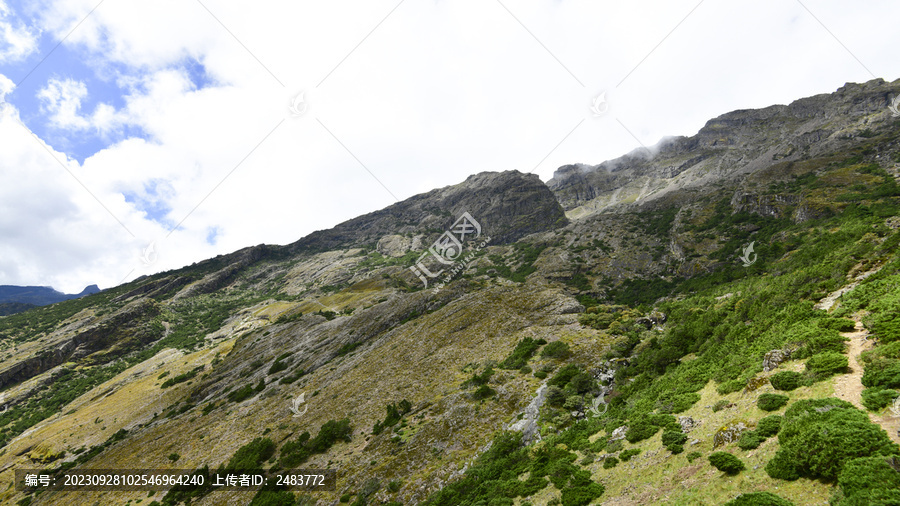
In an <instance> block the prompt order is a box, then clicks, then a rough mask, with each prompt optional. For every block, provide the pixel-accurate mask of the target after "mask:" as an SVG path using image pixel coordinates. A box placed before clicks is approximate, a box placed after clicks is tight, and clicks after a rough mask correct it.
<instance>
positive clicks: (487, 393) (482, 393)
mask: <svg viewBox="0 0 900 506" xmlns="http://www.w3.org/2000/svg"><path fill="white" fill-rule="evenodd" d="M495 393H497V392H496V391H495V390H494V389H493V388H491V387H489V386H487V385H481V386H480V387H478V388H477V389H476V390H475V391H474V392H472V398H473V399H475V400H476V401H480V400H483V399H487V398H488V397H491V396H492V395H494V394H495Z"/></svg>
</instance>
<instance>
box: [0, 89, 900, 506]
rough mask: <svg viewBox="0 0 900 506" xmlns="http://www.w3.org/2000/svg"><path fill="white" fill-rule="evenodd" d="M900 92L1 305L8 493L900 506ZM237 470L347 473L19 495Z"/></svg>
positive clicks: (801, 104) (32, 500) (166, 498)
mask: <svg viewBox="0 0 900 506" xmlns="http://www.w3.org/2000/svg"><path fill="white" fill-rule="evenodd" d="M895 95H900V81H898V82H895V83H885V82H883V81H881V80H876V81H871V82H869V83H865V84H848V85H846V86H844V87H842V88H841V89H839V90H838V91H837V92H835V93H833V94H829V95H821V96H816V97H810V98H806V99H801V100H798V101H796V102H794V103H792V104H790V105H787V106H773V107H769V108H766V109H762V110H757V111H735V112H732V113H728V114H725V115H723V116H721V117H719V118H716V119H714V120H711V121H710V122H709V123H707V125H706V126H705V127H704V128H703V129H702V130H701V131H700V132H699V133H698V134H697V135H696V136H694V137H691V138H678V139H670V140H668V141H666V142H664V143H662V144H661V145H660V146H657V147H656V148H654V150H653V151H652V152H635V153H632V154H630V155H626V156H625V157H622V158H620V159H618V160H614V161H610V162H604V163H601V164H599V165H583V164H577V165H571V166H565V167H562V168H560V169H559V170H558V171H557V173H556V175H555V176H554V178H553V179H552V180H551V181H549V182H548V183H547V184H544V183H543V182H541V181H540V179H539V178H537V176H534V175H526V174H522V173H520V172H518V171H506V172H502V173H481V174H477V175H473V176H471V177H469V178H468V179H466V181H464V182H462V183H460V184H458V185H454V186H449V187H446V188H440V189H436V190H433V191H431V192H429V193H425V194H422V195H417V196H415V197H412V198H410V199H407V200H405V201H403V202H399V203H397V204H394V205H392V206H390V207H388V208H385V209H383V210H380V211H377V212H374V213H370V214H368V215H365V216H361V217H359V218H356V219H353V220H350V221H348V222H345V223H342V224H339V225H337V226H336V227H334V228H332V229H330V230H325V231H318V232H315V233H313V234H310V235H308V236H307V237H304V238H301V239H300V240H298V241H297V242H295V243H293V244H289V245H285V246H280V245H258V246H253V247H248V248H245V249H242V250H239V251H237V252H234V253H232V254H229V255H222V256H219V257H216V258H212V259H209V260H206V261H204V262H200V263H197V264H195V265H192V266H189V267H185V268H182V269H177V270H173V271H168V272H162V273H159V274H155V275H152V276H148V277H144V278H141V279H139V280H136V281H133V282H131V283H127V284H124V285H121V286H117V287H112V288H109V289H106V290H103V291H102V292H100V293H96V294H92V295H89V296H86V297H82V298H78V299H74V300H68V301H63V302H59V303H56V304H53V305H49V306H45V307H38V308H33V309H30V310H27V311H24V312H22V313H19V314H14V315H10V316H3V317H0V392H2V395H3V399H4V400H3V402H5V403H6V409H5V410H4V411H2V412H0V445H2V450H0V476H2V477H3V479H4V480H5V481H6V482H7V483H10V486H9V487H8V488H4V489H3V490H0V501H2V502H3V503H4V504H17V503H19V504H33V505H38V504H90V505H93V504H129V505H132V504H134V505H136V504H142V505H146V504H154V502H156V503H157V504H177V503H187V502H189V503H190V504H194V505H197V504H200V505H207V504H209V505H212V504H255V505H262V504H270V505H272V504H285V505H286V504H330V505H334V504H341V503H351V504H355V505H365V504H404V505H411V504H433V505H461V504H468V505H476V504H485V505H487V504H491V505H493V504H498V505H500V504H502V505H526V504H532V505H543V504H563V505H566V506H569V505H584V504H608V505H637V504H685V505H688V504H690V505H696V504H710V505H713V504H725V503H728V502H729V501H734V502H732V503H730V504H736V505H740V504H798V505H800V504H823V503H828V501H833V503H835V504H841V505H854V504H896V503H897V501H900V447H898V446H897V444H898V443H900V436H898V429H900V423H898V422H900V416H895V415H894V414H893V411H892V408H894V404H895V402H896V401H895V399H896V398H897V397H898V396H900V344H898V341H900V322H897V321H896V318H897V316H896V315H897V314H900V289H898V286H900V255H898V252H897V246H898V244H900V186H898V181H897V178H898V176H900V173H898V167H900V118H895V117H892V114H891V111H890V110H889V109H888V105H889V104H890V103H891V99H892V97H893V96H895ZM219 466H223V467H224V468H226V469H244V468H247V467H248V466H249V467H260V468H264V469H266V470H267V471H268V472H269V473H271V474H272V475H273V476H274V475H276V474H278V473H279V472H281V471H283V470H285V469H292V468H298V469H326V468H327V469H334V470H336V471H337V473H338V474H337V485H336V489H335V490H334V491H316V492H307V491H297V490H286V489H279V488H277V487H270V488H268V489H265V490H261V491H259V492H245V491H210V490H209V489H208V488H205V489H196V490H180V491H174V490H173V491H169V492H166V491H158V492H149V493H148V492H147V491H116V492H97V491H94V492H88V491H82V492H57V491H45V492H42V493H35V492H33V491H24V492H23V491H17V490H16V489H14V488H13V487H12V485H11V484H12V482H13V479H14V477H13V472H14V470H15V469H20V468H45V469H48V470H51V471H53V472H60V471H63V470H67V469H78V468H80V469H87V468H95V469H140V468H170V469H188V470H202V469H204V468H206V469H215V468H218V467H219ZM242 466H244V467H242ZM772 496H777V497H774V498H773V497H772Z"/></svg>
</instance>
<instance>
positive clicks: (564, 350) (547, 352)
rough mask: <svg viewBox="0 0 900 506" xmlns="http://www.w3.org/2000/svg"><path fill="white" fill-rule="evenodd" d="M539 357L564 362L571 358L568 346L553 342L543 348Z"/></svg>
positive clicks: (560, 342)
mask: <svg viewBox="0 0 900 506" xmlns="http://www.w3.org/2000/svg"><path fill="white" fill-rule="evenodd" d="M541 356H542V357H544V358H554V359H557V360H565V359H567V358H569V357H571V356H572V351H571V350H570V349H569V345H568V344H566V343H564V342H562V341H553V342H552V343H549V344H547V345H546V346H544V349H543V350H541Z"/></svg>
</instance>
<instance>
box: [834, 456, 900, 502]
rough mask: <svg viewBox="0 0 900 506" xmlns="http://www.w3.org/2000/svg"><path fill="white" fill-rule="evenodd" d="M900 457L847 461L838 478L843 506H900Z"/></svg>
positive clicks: (865, 458)
mask: <svg viewBox="0 0 900 506" xmlns="http://www.w3.org/2000/svg"><path fill="white" fill-rule="evenodd" d="M898 468H900V458H898V457H883V456H879V457H863V458H858V459H853V460H851V461H848V462H847V463H846V465H844V469H843V470H842V471H841V474H840V476H838V486H839V487H840V489H841V493H840V495H842V496H843V497H842V499H841V500H840V501H839V502H837V504H838V506H840V505H856V504H860V505H862V504H878V505H885V506H886V505H888V504H900V472H897V469H898Z"/></svg>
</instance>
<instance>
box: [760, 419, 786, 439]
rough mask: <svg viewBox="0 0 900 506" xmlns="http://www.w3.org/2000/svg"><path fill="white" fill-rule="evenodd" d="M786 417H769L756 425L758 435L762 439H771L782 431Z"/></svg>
mask: <svg viewBox="0 0 900 506" xmlns="http://www.w3.org/2000/svg"><path fill="white" fill-rule="evenodd" d="M783 418H784V417H782V416H780V415H769V416H767V417H765V418H763V419H762V420H760V421H759V423H757V424H756V434H757V435H758V436H759V437H761V438H770V437H772V436H774V435H775V434H778V431H779V430H781V421H782V420H783Z"/></svg>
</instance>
